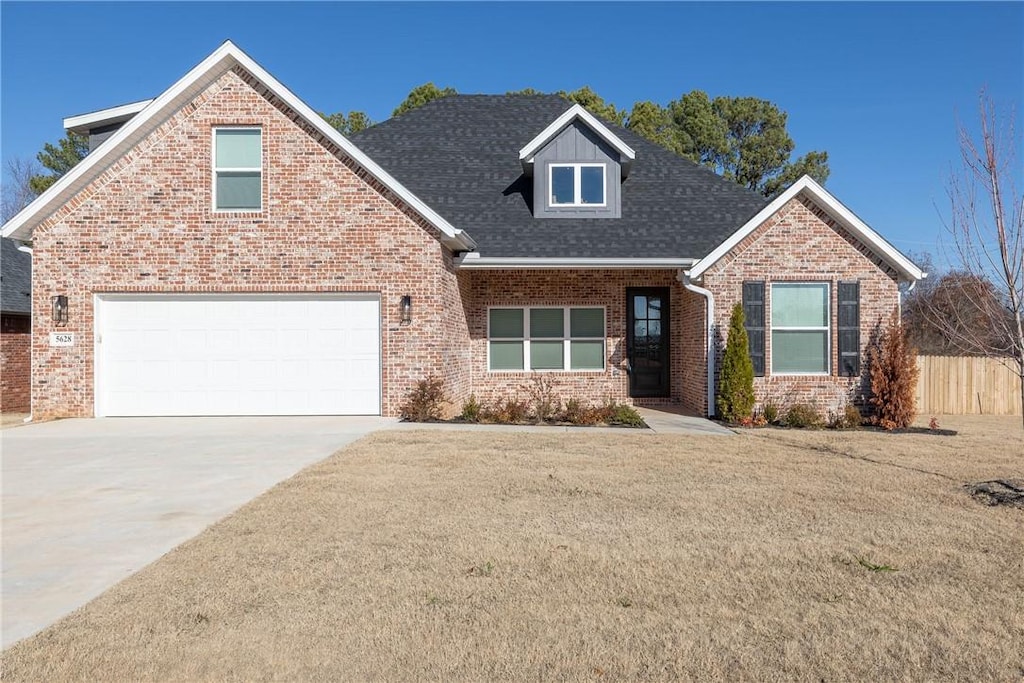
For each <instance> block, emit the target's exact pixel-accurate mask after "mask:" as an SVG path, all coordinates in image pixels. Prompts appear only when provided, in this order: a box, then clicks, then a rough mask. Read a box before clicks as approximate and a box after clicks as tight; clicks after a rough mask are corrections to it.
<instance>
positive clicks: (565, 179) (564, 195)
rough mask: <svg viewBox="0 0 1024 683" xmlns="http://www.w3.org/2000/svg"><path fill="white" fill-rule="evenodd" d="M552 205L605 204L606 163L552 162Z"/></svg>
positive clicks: (550, 187) (549, 193)
mask: <svg viewBox="0 0 1024 683" xmlns="http://www.w3.org/2000/svg"><path fill="white" fill-rule="evenodd" d="M550 173H551V175H550V180H549V183H548V184H549V188H548V189H549V190H550V191H549V192H548V196H550V197H551V206H604V205H605V198H604V174H605V165H604V164H551V166H550Z"/></svg>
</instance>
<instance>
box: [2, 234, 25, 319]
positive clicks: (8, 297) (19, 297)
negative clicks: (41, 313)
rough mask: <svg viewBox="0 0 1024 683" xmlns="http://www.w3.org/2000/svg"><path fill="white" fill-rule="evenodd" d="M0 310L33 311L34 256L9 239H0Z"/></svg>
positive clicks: (10, 311)
mask: <svg viewBox="0 0 1024 683" xmlns="http://www.w3.org/2000/svg"><path fill="white" fill-rule="evenodd" d="M0 311H3V312H4V313H24V314H29V313H31V312H32V256H31V254H28V253H27V252H24V251H21V250H20V249H18V245H17V243H16V242H14V241H13V240H8V239H0Z"/></svg>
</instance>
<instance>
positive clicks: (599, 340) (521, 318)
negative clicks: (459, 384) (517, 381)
mask: <svg viewBox="0 0 1024 683" xmlns="http://www.w3.org/2000/svg"><path fill="white" fill-rule="evenodd" d="M487 322H488V331H487V338H488V358H489V361H488V369H490V370H525V369H529V370H565V369H569V370H604V340H605V333H604V309H603V308H582V307H580V308H568V307H566V308H548V307H545V308H492V309H490V311H488V321H487Z"/></svg>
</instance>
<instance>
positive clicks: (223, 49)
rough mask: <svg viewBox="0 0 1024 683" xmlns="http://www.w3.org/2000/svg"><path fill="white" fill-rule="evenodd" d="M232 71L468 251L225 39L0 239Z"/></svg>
mask: <svg viewBox="0 0 1024 683" xmlns="http://www.w3.org/2000/svg"><path fill="white" fill-rule="evenodd" d="M236 66H237V67H241V68H242V69H244V70H245V71H246V72H248V73H249V74H250V75H252V76H253V78H255V79H256V80H257V81H259V83H260V84H261V85H262V86H263V87H264V88H266V89H267V90H268V91H269V93H270V94H271V95H273V96H275V97H277V98H279V99H280V100H281V101H282V102H283V103H284V104H285V105H286V106H287V107H288V108H289V109H291V110H292V111H293V112H295V114H297V115H298V116H299V117H301V118H302V119H303V120H304V121H305V122H306V123H307V124H308V125H310V126H311V127H312V128H313V129H315V130H316V131H317V132H318V133H319V134H321V135H323V136H324V138H326V139H327V140H329V141H330V142H331V143H333V144H335V145H337V146H338V147H339V148H340V149H341V150H342V152H344V153H345V154H346V155H348V156H349V157H350V158H352V159H353V160H354V161H355V162H356V163H357V164H359V165H360V166H361V167H363V168H364V169H366V171H367V172H368V173H369V174H370V175H371V176H373V177H375V178H376V179H377V180H379V181H380V182H381V183H383V185H384V186H385V187H387V188H388V189H390V190H391V191H392V192H394V193H395V195H396V196H397V197H398V198H399V199H401V200H402V201H403V202H405V203H406V204H408V205H409V206H410V207H411V208H412V210H413V211H415V212H417V213H418V214H419V215H421V216H422V217H423V218H424V219H425V220H426V221H427V222H428V223H430V224H431V225H433V226H434V227H435V228H437V229H438V231H440V233H441V235H442V239H443V240H444V241H445V243H446V244H448V245H449V246H450V247H451V248H453V249H459V250H466V249H472V248H473V246H474V244H473V240H472V239H471V238H470V237H469V236H468V235H466V234H465V233H463V232H462V230H460V229H458V228H456V227H454V226H452V225H451V224H450V223H449V222H448V221H446V220H445V219H444V218H442V217H441V216H440V215H438V214H437V213H436V212H435V211H434V210H433V209H432V208H431V207H430V206H428V205H427V204H425V203H424V202H423V201H422V200H421V199H420V198H419V197H417V196H415V195H414V194H413V193H412V192H410V191H409V190H408V189H407V188H406V187H405V186H403V185H402V183H400V182H399V181H397V180H395V179H394V178H393V177H392V176H391V175H390V174H389V173H388V172H386V171H385V170H384V169H382V168H381V167H380V166H378V165H377V163H376V162H375V161H374V160H372V159H370V158H369V157H368V156H367V155H366V154H364V153H363V152H362V151H361V150H360V149H359V148H357V147H356V146H355V145H354V144H352V143H351V142H350V141H349V140H348V139H346V138H345V137H344V136H343V135H341V134H340V133H339V132H338V131H336V130H335V129H334V128H332V127H331V125H330V124H328V123H327V122H326V121H324V119H323V117H322V116H320V115H319V114H317V113H316V112H315V111H314V110H313V109H311V108H310V107H309V105H307V104H306V103H305V102H303V101H302V100H300V99H299V98H298V97H296V96H295V94H294V93H292V92H291V91H290V90H289V89H288V88H286V87H285V86H284V85H282V84H281V83H280V82H279V81H278V80H277V79H276V78H274V77H273V76H271V75H270V74H269V73H268V72H267V71H266V70H265V69H264V68H263V67H261V66H260V65H259V64H257V63H256V62H255V61H254V60H253V59H252V58H251V57H249V55H247V54H245V53H244V52H243V51H242V50H241V49H239V48H238V47H237V46H236V45H235V44H234V43H232V42H231V41H230V40H228V41H225V42H224V44H223V45H221V46H220V47H219V48H217V49H216V50H215V51H214V52H213V54H211V55H210V56H209V57H207V58H206V59H204V60H203V61H202V62H200V63H199V64H198V65H197V66H195V67H194V68H193V69H192V70H191V71H189V72H188V73H187V74H185V76H183V77H182V78H181V79H180V80H179V81H178V82H177V83H175V84H174V85H172V86H171V87H170V88H168V89H167V90H166V91H164V92H163V94H161V95H160V96H159V97H157V98H156V99H154V100H153V101H152V102H150V103H149V104H146V105H144V106H143V107H142V109H141V110H140V111H139V112H138V113H137V114H136V115H135V116H134V117H133V118H131V120H129V121H128V122H127V123H126V124H125V125H124V126H123V127H121V128H120V129H119V130H118V131H117V132H116V133H115V134H114V135H112V136H111V137H110V138H109V139H108V140H106V141H105V142H104V143H103V144H102V145H100V146H99V147H98V148H97V149H96V151H95V152H93V153H91V154H89V156H87V157H86V158H85V159H83V160H82V161H81V162H80V163H79V164H78V165H77V166H75V167H74V168H73V169H71V170H70V171H68V172H67V173H66V174H65V175H64V176H62V177H61V178H60V180H58V181H57V182H55V183H54V184H53V185H52V186H51V187H50V188H49V189H48V190H47V191H46V192H44V193H43V194H41V195H40V196H39V197H37V198H36V199H35V200H34V201H33V202H32V203H31V204H29V205H28V206H27V207H25V208H24V209H23V210H22V211H21V212H20V213H18V214H17V215H16V216H14V217H13V218H12V219H11V220H10V221H8V222H7V224H6V225H5V226H4V228H3V236H4V237H13V238H14V239H19V240H25V241H27V240H29V239H31V237H32V230H33V229H34V228H35V226H36V225H38V224H39V223H40V222H42V221H43V220H45V219H46V217H47V216H49V215H51V214H52V213H53V212H54V211H56V210H57V209H58V208H59V207H60V206H62V205H63V204H64V203H65V202H67V201H69V200H70V199H71V198H72V197H73V196H74V195H75V194H76V193H78V192H79V191H81V190H82V189H84V188H85V187H86V186H87V185H88V184H89V183H90V182H92V180H93V179H94V178H96V177H97V176H98V175H99V174H100V173H102V172H103V171H104V170H105V169H106V168H107V167H108V166H109V165H110V164H111V163H112V162H113V161H114V160H116V159H117V158H119V157H120V156H121V155H123V154H125V153H126V152H127V151H128V150H129V149H131V148H132V147H133V146H134V145H136V144H138V143H139V142H140V141H141V140H143V139H144V138H145V137H146V136H147V135H149V134H150V133H152V132H153V131H154V130H155V129H156V128H157V127H158V126H159V125H160V124H162V123H163V122H164V121H165V120H166V117H167V116H168V114H170V113H171V112H173V111H176V110H178V109H179V108H181V107H182V106H184V105H185V104H186V103H188V102H189V101H191V100H192V99H193V98H195V96H196V95H198V94H199V93H201V92H202V91H203V90H205V89H206V88H207V87H209V86H210V84H211V83H213V82H214V81H216V80H217V79H218V78H220V77H221V76H222V75H223V74H224V73H226V72H227V71H229V70H230V69H233V68H235V67H236ZM136 104H141V103H136ZM105 111H106V110H105ZM101 113H102V112H101ZM108 113H109V112H108Z"/></svg>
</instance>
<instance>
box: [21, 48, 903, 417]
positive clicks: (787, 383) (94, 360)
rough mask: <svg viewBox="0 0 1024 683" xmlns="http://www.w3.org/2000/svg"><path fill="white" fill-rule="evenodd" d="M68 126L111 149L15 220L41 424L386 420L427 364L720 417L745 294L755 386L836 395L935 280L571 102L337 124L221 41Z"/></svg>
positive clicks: (837, 206) (812, 210) (457, 396)
mask: <svg viewBox="0 0 1024 683" xmlns="http://www.w3.org/2000/svg"><path fill="white" fill-rule="evenodd" d="M65 125H66V127H69V128H71V129H75V130H79V131H83V132H87V133H89V134H90V136H92V137H94V138H95V140H94V142H95V144H94V150H93V151H92V152H91V153H90V154H89V156H88V157H86V159H85V160H83V161H82V162H81V163H80V164H79V165H78V166H76V167H75V168H74V169H73V170H72V171H71V172H69V173H68V174H67V175H65V176H64V177H63V178H61V179H60V180H59V181H58V182H57V183H55V184H54V185H53V187H51V188H50V189H49V190H48V191H47V192H46V193H45V194H43V195H42V196H40V197H39V198H38V199H36V200H35V201H34V202H33V203H32V204H31V205H30V206H28V207H26V209H25V210H24V211H22V212H21V213H20V214H18V215H17V216H15V217H14V218H13V219H11V220H10V221H9V222H8V223H7V224H6V225H5V226H4V228H3V234H4V235H5V236H8V237H12V238H14V239H17V240H23V241H25V240H29V239H31V240H32V244H33V250H34V261H35V263H34V272H33V285H34V286H33V296H34V298H35V302H34V303H35V310H36V320H35V326H34V332H33V342H32V343H33V394H32V411H33V415H34V417H35V418H37V419H39V418H51V417H58V416H92V415H95V416H103V415H221V414H251V415H259V414H383V415H396V414H397V413H398V411H399V406H400V404H401V403H402V401H403V398H404V396H405V395H406V394H407V392H408V391H409V389H410V388H411V387H412V386H413V384H414V383H415V382H416V381H417V380H420V379H423V378H426V377H428V376H436V377H440V378H443V379H444V380H445V386H446V389H447V391H448V393H449V394H450V395H451V396H452V398H453V400H455V401H456V402H460V401H463V400H465V399H467V398H468V397H469V396H470V395H471V394H475V395H476V396H477V398H478V399H481V400H488V399H493V398H497V397H501V396H510V395H513V394H515V393H517V392H521V391H522V387H523V386H524V384H526V383H528V382H529V381H530V379H531V377H533V376H535V375H536V373H547V376H548V378H549V379H550V380H551V381H552V382H553V383H554V384H555V386H556V387H557V391H558V392H559V394H560V395H561V396H562V397H564V398H568V397H571V396H575V397H579V398H581V399H584V400H592V401H602V400H604V399H606V398H613V399H615V400H618V401H627V402H632V403H635V404H646V405H652V404H653V405H656V404H677V405H678V404H681V405H683V406H685V407H687V408H689V409H692V410H694V411H697V412H699V413H702V414H708V413H711V412H713V409H714V401H713V396H714V387H715V365H716V359H717V356H718V355H719V354H720V352H721V346H722V340H721V339H720V338H719V335H720V333H721V331H723V330H725V329H727V325H726V322H727V319H728V315H729V312H730V309H731V307H732V306H733V305H734V303H736V302H741V303H743V305H744V307H745V308H746V311H747V320H748V325H749V331H750V335H751V339H752V341H753V344H752V356H753V358H754V360H755V364H756V366H757V370H758V378H757V379H756V385H757V392H758V395H759V397H760V398H761V399H762V400H763V399H765V398H766V397H779V398H780V399H781V398H783V397H788V398H789V399H791V400H796V399H799V400H805V401H811V402H815V403H818V404H819V405H821V406H822V407H826V406H828V405H834V404H837V403H838V402H841V401H844V400H847V399H848V398H852V399H857V398H858V397H860V396H861V394H862V392H863V391H864V388H863V386H862V380H861V375H862V373H863V364H862V363H861V358H862V357H863V352H864V345H865V343H866V341H867V339H868V337H869V335H870V334H871V331H872V330H873V329H874V328H875V326H876V325H878V324H879V323H880V322H882V321H884V320H885V319H886V318H887V317H888V315H889V314H890V312H891V311H892V310H893V309H894V308H895V307H896V306H897V305H898V293H897V286H898V284H899V283H900V282H901V281H913V280H916V279H918V278H920V277H922V275H923V274H922V272H921V271H920V269H919V268H918V267H917V266H915V265H914V264H913V263H912V262H911V261H910V260H908V259H907V258H906V257H905V256H904V255H902V254H901V253H899V252H898V251H897V250H896V249H894V248H893V247H892V246H891V245H890V244H889V243H887V242H886V241H885V240H884V239H883V238H882V237H881V236H880V235H879V234H878V233H876V232H875V231H874V230H872V229H871V228H870V227H868V226H867V225H865V224H864V222H863V221H861V220H860V219H859V218H857V216H855V215H854V214H853V213H852V212H851V211H850V210H849V209H847V208H846V207H844V206H843V205H842V204H841V203H840V202H839V201H838V200H837V199H836V198H835V197H833V196H832V195H831V194H829V193H828V191H826V190H825V189H823V188H822V187H820V186H819V185H818V184H817V183H815V182H814V181H813V180H811V179H810V178H803V179H801V180H800V181H799V182H797V183H796V184H795V185H793V186H792V187H790V188H789V189H788V190H787V191H786V192H784V193H783V194H782V195H781V196H779V197H778V198H776V199H775V200H773V201H771V202H767V201H766V200H765V199H764V198H763V197H761V196H760V195H757V194H755V193H752V192H749V191H747V190H745V189H744V188H742V187H739V186H738V185H736V184H734V183H732V182H730V181H727V180H724V179H722V178H720V177H719V176H717V175H715V174H714V173H712V172H711V171H709V170H706V169H704V168H700V167H698V166H696V165H694V164H692V163H691V162H689V161H686V160H684V159H681V158H679V157H677V156H675V155H673V154H671V153H669V152H667V151H665V150H664V149H661V148H660V147H658V146H656V145H654V144H652V143H650V142H648V141H646V140H644V139H642V138H639V137H637V136H636V135H633V134H632V133H630V132H629V131H627V130H624V129H622V128H620V127H618V126H614V125H610V124H607V123H605V122H602V121H599V120H598V119H596V118H595V117H594V116H592V115H591V114H590V113H588V112H587V111H586V110H585V109H583V108H581V107H579V106H575V105H572V104H571V103H569V102H567V101H565V100H562V99H560V98H558V97H554V96H455V97H450V98H446V99H443V100H438V101H435V102H432V103H430V104H428V105H426V106H424V107H422V108H420V109H417V110H415V111H412V112H409V113H407V114H404V115H402V116H400V117H398V118H395V119H392V120H390V121H387V122H384V123H382V124H380V125H378V126H374V127H372V128H370V129H368V130H366V131H363V132H361V133H359V134H358V135H355V136H353V137H352V138H351V139H347V138H345V137H343V136H342V135H340V134H339V133H337V132H336V131H335V130H334V129H332V128H331V127H330V126H328V125H327V124H326V122H325V121H323V120H322V118H321V117H320V116H319V115H318V114H317V113H316V112H315V111H314V110H313V109H311V108H310V107H309V106H307V105H306V104H305V103H303V102H302V100H300V99H299V98H298V97H297V96H296V95H295V94H293V93H292V92H291V91H290V90H288V89H287V88H286V87H285V86H284V85H283V84H281V83H280V82H278V81H277V80H276V79H275V78H274V77H273V76H272V75H271V74H269V73H268V72H267V71H265V70H264V69H263V68H262V67H260V66H259V65H258V64H257V63H256V62H255V61H253V60H252V59H251V58H250V57H249V56H247V55H246V54H245V53H244V52H242V51H241V50H240V49H239V48H238V47H236V46H235V45H233V44H232V43H230V42H226V43H225V44H224V45H222V46H221V47H220V48H218V49H217V50H216V51H215V52H214V53H213V54H212V55H210V56H209V57H208V58H206V59H205V60H204V61H203V62H201V63H200V64H199V65H197V66H196V67H195V68H194V69H192V70H191V71H189V72H188V73H187V74H186V75H185V76H184V77H183V78H182V79H181V80H179V81H178V82H177V83H175V84H174V85H172V86H171V87H170V88H169V89H168V90H166V91H165V92H164V93H162V94H161V95H160V96H158V97H156V98H155V99H153V100H145V101H142V102H136V103H134V104H130V105H124V106H121V107H115V108H113V109H109V110H104V111H100V112H93V113H90V114H85V115H81V116H76V117H73V118H71V119H67V120H65ZM53 302H57V304H58V305H57V306H54V305H53ZM65 303H66V305H64V304H65ZM55 332H56V333H60V334H59V335H58V336H57V337H54V336H51V333H55Z"/></svg>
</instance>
